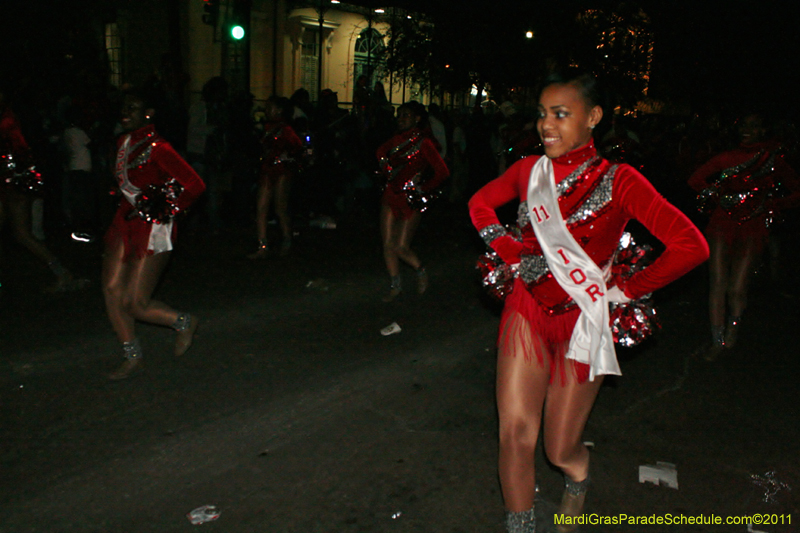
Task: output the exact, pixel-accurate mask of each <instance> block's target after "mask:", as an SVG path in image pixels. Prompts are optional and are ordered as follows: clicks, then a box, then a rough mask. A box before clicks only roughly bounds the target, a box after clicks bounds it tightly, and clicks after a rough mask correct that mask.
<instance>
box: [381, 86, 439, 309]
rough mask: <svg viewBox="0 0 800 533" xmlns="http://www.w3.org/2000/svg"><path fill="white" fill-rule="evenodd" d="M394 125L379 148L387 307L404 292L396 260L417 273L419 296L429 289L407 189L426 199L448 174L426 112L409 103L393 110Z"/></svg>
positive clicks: (415, 211)
mask: <svg viewBox="0 0 800 533" xmlns="http://www.w3.org/2000/svg"><path fill="white" fill-rule="evenodd" d="M397 126H398V129H399V130H400V131H399V132H398V133H397V134H396V135H395V136H394V137H392V138H391V139H389V140H388V141H386V142H385V143H384V144H383V145H382V146H381V147H380V148H378V152H377V155H378V160H379V164H380V168H381V171H382V172H383V174H384V177H385V178H386V189H385V190H384V191H383V196H382V197H381V215H380V217H381V218H380V224H381V239H382V240H383V259H384V261H385V262H386V269H387V270H388V271H389V276H390V277H391V285H390V286H389V293H388V294H387V295H386V296H385V297H384V298H383V300H384V301H385V302H391V301H392V300H394V299H395V298H396V297H397V296H398V295H399V294H400V292H401V291H402V288H403V287H402V281H401V277H400V260H402V261H403V262H404V263H406V264H408V265H409V266H410V267H411V268H413V269H414V270H415V271H416V273H417V292H418V293H419V294H422V293H424V292H425V290H426V289H427V287H428V274H427V272H426V271H425V267H423V266H422V262H421V261H420V259H419V257H418V256H417V254H416V253H415V252H414V251H413V250H412V249H411V241H412V240H413V239H414V234H415V233H416V231H417V227H418V226H419V221H420V218H421V215H422V211H420V209H424V208H420V207H419V206H412V205H411V203H409V196H408V194H407V190H404V188H406V189H408V188H409V187H413V188H415V189H416V190H418V191H419V192H421V194H422V195H423V196H424V195H427V194H430V193H432V192H434V191H436V189H437V188H438V187H439V186H440V185H441V183H442V182H443V181H444V180H445V178H447V176H449V175H450V171H449V170H448V169H447V165H445V162H444V161H443V160H442V158H441V157H440V156H439V150H438V148H437V147H436V144H435V142H434V141H433V136H432V134H431V133H430V130H429V128H428V124H427V112H426V111H425V107H424V106H423V105H422V104H420V103H419V102H415V101H410V102H406V103H405V104H403V105H401V106H400V107H399V108H398V109H397Z"/></svg>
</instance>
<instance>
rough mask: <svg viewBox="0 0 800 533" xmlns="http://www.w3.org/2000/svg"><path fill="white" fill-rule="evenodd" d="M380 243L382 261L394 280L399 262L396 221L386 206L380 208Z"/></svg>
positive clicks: (398, 272) (398, 273)
mask: <svg viewBox="0 0 800 533" xmlns="http://www.w3.org/2000/svg"><path fill="white" fill-rule="evenodd" d="M380 226H381V241H382V243H383V260H384V262H385V263H386V270H387V271H388V272H389V276H390V277H392V279H394V278H395V277H397V276H399V275H400V261H399V259H398V256H397V250H396V248H397V244H396V243H397V239H399V236H398V235H397V228H396V226H397V219H395V216H394V213H392V209H391V208H390V207H389V206H388V205H382V206H381V218H380Z"/></svg>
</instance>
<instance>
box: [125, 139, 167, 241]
mask: <svg viewBox="0 0 800 533" xmlns="http://www.w3.org/2000/svg"><path fill="white" fill-rule="evenodd" d="M130 148H131V136H130V134H128V135H126V136H125V140H124V141H123V142H122V146H120V147H119V150H118V151H117V165H116V170H117V180H118V181H119V189H120V191H122V195H123V196H125V199H126V200H128V202H130V204H131V205H132V206H134V208H135V207H136V198H137V197H138V196H139V194H141V192H142V190H141V189H140V188H139V187H137V186H136V185H134V184H133V183H131V181H130V180H129V179H128V157H129V156H130ZM147 249H148V250H151V251H152V252H153V253H154V254H158V253H161V252H169V251H170V250H172V220H170V221H169V222H166V223H156V224H150V238H149V239H148V241H147Z"/></svg>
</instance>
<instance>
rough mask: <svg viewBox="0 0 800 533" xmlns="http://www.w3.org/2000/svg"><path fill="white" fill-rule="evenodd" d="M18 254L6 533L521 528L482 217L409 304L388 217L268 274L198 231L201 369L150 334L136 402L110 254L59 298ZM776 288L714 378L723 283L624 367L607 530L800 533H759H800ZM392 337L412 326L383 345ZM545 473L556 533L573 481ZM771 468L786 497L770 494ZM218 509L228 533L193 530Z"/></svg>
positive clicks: (313, 240)
mask: <svg viewBox="0 0 800 533" xmlns="http://www.w3.org/2000/svg"><path fill="white" fill-rule="evenodd" d="M4 237H5V240H4V253H5V255H4V256H3V283H4V286H5V293H4V294H3V295H2V300H0V305H1V306H2V308H1V310H0V313H2V315H0V328H1V329H0V405H1V406H2V407H1V408H0V501H1V502H3V503H2V506H0V531H2V532H114V533H119V532H137V533H138V532H146V531H154V532H168V531H169V532H171V531H176V532H177V531H191V530H193V528H197V527H200V528H202V531H209V532H214V531H218V532H226V533H238V532H270V533H273V532H274V533H284V532H286V533H289V532H298V533H300V532H303V533H309V532H320V533H323V532H324V533H334V532H337V533H338V532H384V531H385V532H440V531H446V532H452V533H455V532H493V533H494V532H496V533H499V532H500V531H502V526H501V523H502V500H501V497H500V489H499V483H498V481H497V476H496V468H495V460H496V453H497V435H496V412H495V405H494V357H495V350H494V342H495V335H496V328H497V323H498V320H499V310H498V308H497V306H495V305H492V304H491V302H489V301H488V300H487V299H486V298H485V297H484V296H483V295H482V291H481V289H480V287H479V284H478V275H477V272H476V270H475V269H474V262H475V260H476V258H477V257H478V255H480V253H482V249H483V248H482V247H483V244H482V242H481V241H480V240H479V239H478V238H477V236H476V235H475V234H474V231H473V230H471V226H469V222H468V218H467V214H466V209H465V208H454V207H452V206H441V207H440V209H439V210H438V211H435V212H433V213H431V214H430V216H429V217H428V218H427V220H426V221H425V222H424V223H423V227H422V228H421V229H420V232H419V234H418V237H417V240H416V248H417V249H418V251H419V253H420V255H421V256H422V258H423V259H424V261H425V262H426V264H427V266H428V270H429V273H430V276H431V285H430V290H429V292H428V293H426V294H425V295H423V296H418V295H416V294H415V293H414V291H413V281H414V279H413V273H412V272H411V271H410V270H405V271H404V274H405V276H404V277H405V282H406V289H407V290H406V291H405V293H404V294H403V295H402V296H401V298H400V299H398V300H397V301H396V302H393V303H391V304H385V303H383V302H381V301H380V296H381V295H382V292H383V291H384V290H385V289H386V285H387V280H386V275H385V274H384V270H383V267H382V262H381V255H380V250H379V236H378V229H377V226H376V224H375V223H374V221H372V220H369V221H367V222H363V221H362V222H361V223H359V224H356V223H354V222H353V221H341V222H340V224H339V227H338V228H337V229H335V230H324V229H316V228H301V229H300V234H299V236H298V238H297V241H296V247H295V250H294V253H293V255H291V256H290V257H288V258H285V259H274V260H267V261H255V262H254V261H249V260H247V259H245V258H244V256H245V254H246V253H247V252H250V251H252V250H251V248H252V247H253V245H254V238H253V236H252V230H247V229H243V230H242V229H238V230H236V229H227V230H224V231H223V232H222V233H220V234H218V235H205V234H203V233H202V232H199V231H195V232H193V233H190V232H184V233H183V234H182V235H181V239H180V242H179V245H178V250H177V251H176V253H175V254H174V257H173V261H172V264H171V266H170V268H169V271H168V273H167V275H166V276H165V279H164V283H163V284H162V287H161V288H160V289H159V291H158V293H157V296H158V298H159V299H162V300H164V301H166V302H168V303H170V304H171V305H173V306H175V307H176V308H178V309H181V310H188V311H191V312H193V313H197V314H198V315H199V316H200V317H201V320H202V323H201V325H200V329H199V330H198V335H197V337H196V344H195V345H194V346H193V347H192V349H191V350H190V351H189V352H188V353H187V354H186V355H185V356H184V357H183V358H179V359H178V358H175V357H173V356H172V354H171V351H172V342H173V333H172V332H171V331H170V330H166V329H161V328H156V327H153V326H146V325H142V326H140V327H139V330H138V331H139V336H140V339H141V342H142V345H143V348H144V350H145V357H146V360H145V361H146V371H145V373H144V374H142V375H140V376H137V377H135V378H132V379H130V380H128V381H124V382H119V383H112V382H109V381H108V380H107V379H106V375H107V374H108V372H110V371H111V370H112V369H113V368H115V366H116V365H118V364H119V362H120V359H118V356H119V354H118V346H117V343H116V341H115V339H114V336H113V334H112V331H111V328H110V326H109V324H108V321H107V319H106V318H105V314H104V310H103V302H102V296H101V294H100V289H99V279H98V276H99V261H100V248H99V246H95V245H92V246H87V247H80V246H78V245H76V244H72V243H67V242H60V241H57V240H56V241H55V242H53V248H54V249H55V250H56V251H57V252H58V253H59V254H60V255H61V256H62V258H63V261H64V262H65V263H66V264H67V265H68V266H70V267H71V268H73V269H74V270H75V271H76V273H77V274H79V275H81V276H85V277H88V278H90V279H91V280H92V287H91V288H90V289H88V290H87V291H84V292H81V293H73V294H45V293H43V292H42V291H41V288H42V286H44V285H45V283H46V282H49V281H50V278H49V273H48V272H47V271H46V269H45V267H44V266H41V265H39V264H37V263H36V262H35V261H34V260H33V258H32V257H30V256H29V255H28V254H27V252H23V251H22V250H20V249H19V248H18V247H17V246H16V244H14V243H13V242H11V241H10V239H9V238H8V235H6V236H4ZM787 248H789V247H788V246H787ZM797 256H798V251H797V250H792V249H789V250H788V251H787V256H786V259H787V261H789V260H792V261H795V262H794V263H793V264H796V260H797V259H798V257H797ZM309 284H310V286H309ZM753 289H754V290H753V296H752V298H751V302H750V307H749V309H748V312H747V314H746V316H745V321H744V324H743V326H742V333H741V338H740V343H739V345H738V346H737V347H736V348H735V349H734V350H732V351H731V353H729V354H728V355H727V357H726V358H725V359H723V360H720V361H718V362H716V363H713V364H712V363H706V362H702V361H699V360H697V359H693V358H691V357H690V354H691V353H692V351H693V350H695V349H696V348H697V347H698V346H699V345H700V344H702V343H703V342H704V341H705V340H706V337H707V329H708V327H707V318H706V304H705V301H706V295H707V282H706V270H705V267H700V268H699V269H697V270H696V271H695V272H693V273H691V274H690V275H689V276H687V277H686V278H684V279H682V280H680V281H679V282H677V283H676V284H674V285H673V286H671V287H669V288H667V289H664V290H662V291H661V292H660V293H658V294H657V295H656V298H657V304H658V306H659V312H660V315H661V320H662V323H663V328H662V330H661V331H660V332H659V334H658V336H657V338H655V339H653V340H651V341H649V342H647V343H646V344H644V345H643V346H640V347H638V348H635V349H632V350H625V349H620V350H618V353H619V356H620V359H621V364H622V370H623V374H624V375H623V376H622V377H621V378H616V379H609V380H607V381H606V384H605V386H604V387H603V390H602V391H601V394H600V398H599V400H598V402H597V404H596V407H595V411H594V413H593V415H592V417H591V419H590V421H589V426H588V428H587V431H586V435H585V437H586V440H588V441H592V442H593V443H594V448H593V455H592V477H593V480H594V485H593V487H592V489H591V491H590V493H589V496H588V501H587V512H591V513H597V514H598V515H600V516H616V515H619V514H620V513H625V514H627V515H636V516H643V515H646V516H650V515H655V516H663V515H665V514H667V513H671V514H672V515H680V514H684V515H686V516H698V515H700V514H704V515H707V516H708V515H711V514H712V513H715V514H717V515H720V516H722V517H727V516H733V515H736V516H742V515H747V514H752V513H756V512H758V513H774V514H775V515H776V516H778V517H779V519H780V520H781V521H783V525H777V526H776V525H769V526H767V525H762V526H757V527H755V528H754V529H756V530H760V531H766V532H768V533H776V532H784V531H786V532H788V531H799V530H800V527H798V523H799V522H800V512H799V511H798V502H800V494H798V491H800V462H799V461H798V451H800V450H799V448H800V446H799V445H798V442H800V435H799V433H800V426H799V425H798V419H800V417H799V416H798V415H800V407H799V406H800V401H798V400H800V398H799V396H800V395H798V392H797V385H796V381H797V376H798V369H799V368H800V362H798V358H797V343H798V339H799V337H798V335H797V322H798V320H797V319H798V310H797V303H796V302H797V300H796V296H792V294H790V293H791V290H790V289H787V288H783V289H781V290H778V289H777V288H776V286H775V284H774V283H773V282H771V281H770V280H769V278H768V276H766V275H765V274H764V273H760V274H759V276H758V277H757V278H756V281H755V284H754V287H753ZM392 322H397V323H398V324H399V325H400V327H401V328H402V331H401V332H400V333H398V334H395V335H391V336H386V337H384V336H381V335H380V330H381V328H384V327H385V326H388V325H389V324H391V323H392ZM539 461H540V462H539V464H540V466H541V468H540V479H539V484H540V489H541V491H540V494H541V500H540V502H539V503H538V504H537V510H538V514H539V515H540V523H542V524H543V527H542V530H543V531H545V532H549V531H551V530H552V511H553V510H554V509H555V508H556V503H557V501H558V499H559V498H560V492H561V479H560V476H559V475H558V474H557V473H556V472H555V471H554V470H552V469H550V468H548V467H547V466H546V464H545V462H544V460H543V458H542V457H541V452H540V457H539ZM657 461H666V462H670V463H674V464H675V465H676V466H677V472H678V482H679V488H678V490H674V489H671V488H667V487H658V486H655V485H652V484H647V485H645V484H640V483H639V482H638V467H639V465H643V464H654V463H655V462H657ZM771 471H774V472H775V474H774V476H775V477H774V479H775V480H776V482H767V483H766V484H762V485H764V486H759V485H758V484H756V483H754V482H753V480H752V479H751V476H752V475H758V476H762V477H764V476H765V475H766V474H767V472H771ZM756 481H758V480H756ZM780 483H785V484H786V485H788V486H789V487H791V489H792V490H791V491H790V490H789V489H788V488H787V487H784V486H782V485H780ZM765 487H766V488H765ZM775 490H777V492H776V493H775V494H774V497H773V498H771V499H773V500H774V502H772V503H765V502H764V501H763V500H764V498H765V493H769V492H775ZM768 499H770V498H768ZM205 504H213V505H216V506H217V507H218V509H219V510H220V512H221V515H220V517H219V518H218V519H217V520H216V521H213V522H209V523H207V524H204V525H201V526H193V525H191V524H190V522H189V520H188V519H187V518H186V514H187V513H188V512H189V511H191V510H192V509H194V508H197V507H199V506H201V505H205ZM548 512H550V513H551V515H550V516H547V513H548ZM788 521H791V525H789V524H788ZM581 531H583V532H595V531H602V532H617V531H619V532H632V533H633V532H640V531H641V532H648V533H650V532H652V533H657V532H662V531H663V532H672V531H687V532H693V533H694V532H697V533H699V532H712V531H713V532H716V531H738V532H740V533H745V532H746V531H747V526H745V525H737V526H689V525H681V526H665V525H661V526H659V525H648V526H641V525H639V526H635V525H627V524H626V525H616V526H609V525H595V526H586V527H582V528H581Z"/></svg>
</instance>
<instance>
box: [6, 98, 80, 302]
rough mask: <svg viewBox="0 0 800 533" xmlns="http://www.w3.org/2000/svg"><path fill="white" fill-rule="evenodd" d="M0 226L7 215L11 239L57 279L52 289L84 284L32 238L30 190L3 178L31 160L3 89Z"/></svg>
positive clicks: (28, 149)
mask: <svg viewBox="0 0 800 533" xmlns="http://www.w3.org/2000/svg"><path fill="white" fill-rule="evenodd" d="M0 158H2V161H0V228H2V227H3V220H4V218H6V216H7V217H8V220H9V222H10V223H11V228H12V229H13V231H14V238H15V239H16V240H17V242H19V243H20V244H21V245H22V246H24V247H25V248H27V249H28V250H29V251H30V252H31V253H32V254H33V255H35V256H36V257H38V258H39V259H41V260H42V261H44V262H45V263H47V266H48V267H49V268H50V270H51V271H52V272H53V274H54V275H55V276H56V278H57V281H56V284H55V286H53V287H52V289H51V290H52V291H56V292H60V291H66V290H72V289H78V288H81V287H83V286H84V285H85V281H84V280H75V279H74V278H73V277H72V274H70V272H69V271H68V270H67V269H66V268H65V267H64V266H63V265H62V264H61V261H59V260H58V258H57V257H56V256H55V255H53V253H52V252H51V251H50V250H48V249H47V247H46V246H45V245H44V244H43V243H41V242H39V241H38V240H36V238H35V237H34V236H33V233H32V232H31V193H30V192H29V191H27V190H23V189H22V188H20V187H17V186H15V185H13V184H10V183H7V182H6V180H7V179H10V180H12V181H13V178H14V173H15V172H16V173H19V172H20V171H21V170H23V169H25V168H27V167H29V166H30V165H31V164H32V163H33V158H32V156H31V150H30V148H29V147H28V143H27V142H26V141H25V137H24V136H23V135H22V131H21V130H20V125H19V122H18V121H17V118H16V116H15V115H14V112H13V111H12V110H11V107H10V106H9V105H8V103H7V101H6V96H5V92H4V91H3V89H0ZM12 166H13V167H14V168H10V167H12Z"/></svg>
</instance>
